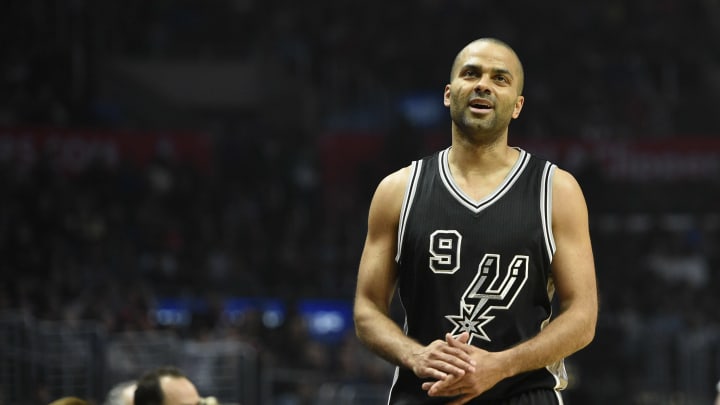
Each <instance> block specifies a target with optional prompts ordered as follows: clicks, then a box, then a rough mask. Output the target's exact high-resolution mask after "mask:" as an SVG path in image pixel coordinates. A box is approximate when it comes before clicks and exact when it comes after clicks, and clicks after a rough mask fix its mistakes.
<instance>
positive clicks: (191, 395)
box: [160, 376, 200, 405]
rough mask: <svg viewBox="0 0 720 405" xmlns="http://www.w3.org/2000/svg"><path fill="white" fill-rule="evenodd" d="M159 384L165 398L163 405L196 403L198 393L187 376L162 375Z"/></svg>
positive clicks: (198, 396) (198, 401)
mask: <svg viewBox="0 0 720 405" xmlns="http://www.w3.org/2000/svg"><path fill="white" fill-rule="evenodd" d="M160 386H161V387H162V390H163V396H164V397H165V400H164V401H163V405H198V404H199V403H200V395H199V394H198V392H197V389H196V388H195V385H193V383H192V382H190V380H188V379H187V378H175V377H169V376H166V377H162V378H161V379H160Z"/></svg>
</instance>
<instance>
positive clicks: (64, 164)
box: [0, 0, 720, 405]
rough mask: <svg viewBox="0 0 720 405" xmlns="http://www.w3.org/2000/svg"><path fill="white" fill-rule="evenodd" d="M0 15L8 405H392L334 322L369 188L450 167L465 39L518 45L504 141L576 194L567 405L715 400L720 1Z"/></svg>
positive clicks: (183, 0) (167, 7)
mask: <svg viewBox="0 0 720 405" xmlns="http://www.w3.org/2000/svg"><path fill="white" fill-rule="evenodd" d="M307 3H308V4H301V2H297V1H291V0H274V1H261V0H218V1H213V2H207V1H200V0H178V1H151V2H149V1H142V0H105V1H98V2H96V1H90V0H73V1H65V2H59V1H50V0H9V1H5V2H3V9H2V11H1V12H0V38H2V40H1V42H0V44H2V46H1V47H0V49H1V51H0V52H1V53H0V60H2V63H1V64H0V68H1V70H0V72H1V73H2V74H1V75H0V94H1V95H2V96H1V97H0V403H1V404H8V405H25V404H29V405H35V404H47V403H48V402H49V401H50V400H52V399H55V398H59V397H61V396H66V395H75V396H80V397H84V398H86V399H89V400H91V401H93V403H96V404H100V403H101V402H102V400H103V398H104V397H105V394H106V392H107V391H108V390H109V389H110V387H111V386H112V385H114V384H116V383H118V382H121V381H124V380H128V379H132V378H135V377H137V376H138V375H139V374H140V373H141V372H142V371H144V370H146V369H148V368H150V367H153V366H155V365H160V364H175V365H178V366H180V367H181V368H182V369H183V370H184V371H185V372H186V373H187V374H188V375H190V376H191V378H192V379H193V381H195V382H196V385H197V386H198V388H199V389H200V392H201V394H203V395H214V396H216V397H217V398H219V399H220V400H221V401H222V402H223V403H225V404H243V405H248V404H281V405H295V404H378V403H383V398H384V395H385V393H386V391H387V388H388V386H389V382H390V379H391V373H392V368H391V367H390V366H389V365H388V364H386V363H384V362H383V361H381V360H379V359H378V358H376V357H375V356H373V355H371V354H370V353H369V352H367V351H366V350H365V349H364V348H363V347H362V346H361V345H360V344H359V343H358V342H357V340H356V338H355V336H354V333H353V326H352V320H351V300H352V296H353V292H354V279H355V272H356V269H357V264H358V260H359V254H360V250H361V247H362V242H363V238H364V232H365V221H366V214H367V208H368V204H369V201H370V197H371V193H372V192H373V190H374V187H375V185H376V184H377V182H378V181H379V179H380V178H381V177H382V176H383V175H385V174H386V173H388V172H389V171H391V170H395V169H397V168H399V167H401V166H403V165H406V164H407V163H408V162H409V161H410V160H411V159H413V158H417V157H420V156H422V155H424V154H426V153H428V152H429V151H432V150H434V149H435V148H437V147H441V146H443V145H447V144H448V143H449V124H448V114H447V111H446V110H445V109H444V107H442V104H441V97H442V90H443V86H444V85H445V82H446V80H447V76H448V71H449V67H450V63H451V61H452V58H453V57H454V55H455V53H456V52H457V50H458V49H460V48H461V47H462V46H463V45H464V44H465V43H467V42H468V41H469V40H471V39H474V38H477V37H481V36H494V37H498V38H501V39H503V40H505V41H507V42H509V43H510V44H512V45H513V46H514V47H515V49H516V50H517V51H518V54H519V55H520V56H521V58H522V59H523V62H524V65H525V70H526V80H527V81H526V90H525V95H526V99H527V102H526V105H525V107H524V109H523V114H522V116H521V118H520V119H519V120H517V121H515V122H514V123H513V124H512V125H511V130H510V140H511V143H512V144H515V145H519V146H523V147H525V148H526V149H528V150H529V151H531V152H532V153H537V154H539V155H542V156H546V157H548V158H550V159H553V160H554V161H556V162H557V163H558V164H559V165H560V166H561V167H563V168H565V169H567V170H569V171H571V172H573V173H574V174H575V175H576V176H577V177H578V179H579V180H580V182H581V184H582V186H583V188H584V191H585V194H586V197H587V199H588V204H589V208H590V221H591V231H592V237H593V242H594V249H595V255H596V264H597V274H598V281H599V288H600V298H601V300H600V302H601V311H600V317H599V325H598V330H597V336H596V339H595V341H594V342H593V343H592V344H591V346H589V347H588V348H587V349H585V350H583V351H582V352H580V353H578V354H577V355H574V356H572V357H571V358H569V359H568V366H569V370H570V373H571V386H570V388H569V390H568V391H567V393H566V396H565V397H566V400H567V401H566V402H567V403H568V404H570V405H588V404H653V405H655V404H692V405H696V404H709V403H710V402H711V401H712V398H713V396H714V389H715V384H716V383H717V381H718V379H720V330H719V326H720V311H718V308H717V307H718V302H719V298H718V289H719V288H720V253H719V252H720V249H718V247H720V209H719V207H720V205H719V202H720V199H719V197H720V180H719V179H720V120H719V119H718V107H717V106H718V105H720V25H718V24H717V23H716V22H717V21H719V20H720V3H719V2H718V1H711V0H659V1H632V2H625V1H620V0H609V1H602V2H589V3H588V2H575V1H570V0H559V1H550V2H531V1H520V2H492V3H490V2H484V1H478V0H422V1H418V2H406V1H398V2H386V1H380V0H368V1H364V2H351V1H346V0H335V1H328V0H318V1H313V2H307Z"/></svg>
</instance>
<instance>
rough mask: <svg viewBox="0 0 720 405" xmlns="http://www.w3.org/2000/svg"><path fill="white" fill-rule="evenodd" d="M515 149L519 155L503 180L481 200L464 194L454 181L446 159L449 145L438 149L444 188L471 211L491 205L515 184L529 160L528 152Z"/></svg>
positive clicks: (439, 166)
mask: <svg viewBox="0 0 720 405" xmlns="http://www.w3.org/2000/svg"><path fill="white" fill-rule="evenodd" d="M515 149H516V150H517V151H518V152H520V155H519V156H518V158H517V160H516V161H515V164H514V165H513V167H512V168H511V169H510V171H509V172H508V174H507V175H506V176H505V178H504V179H503V181H502V182H501V183H500V184H499V185H498V187H497V188H495V190H493V191H492V192H491V193H490V194H488V195H487V196H486V197H485V198H483V199H482V200H479V201H477V200H474V199H473V198H471V197H470V196H468V195H467V194H465V192H464V191H462V189H461V188H460V187H459V186H458V185H457V183H456V182H455V179H454V178H453V176H452V173H451V172H450V163H449V160H448V156H449V152H450V147H448V148H447V149H444V150H442V151H440V158H439V160H440V164H438V170H439V172H440V178H441V179H442V182H443V184H444V185H445V188H446V189H447V190H448V192H449V193H450V195H451V196H452V197H453V198H455V200H457V201H458V202H459V203H460V204H462V205H463V206H465V207H466V208H467V209H469V210H470V211H472V212H473V213H475V214H477V213H479V212H480V211H482V210H484V209H485V208H487V207H489V206H491V205H492V204H493V203H494V202H495V201H497V200H499V199H500V198H502V196H503V195H505V193H507V191H508V190H509V189H510V188H511V187H512V186H513V184H515V182H516V181H517V179H518V178H519V177H520V174H522V172H523V170H524V169H525V167H526V166H527V164H528V161H529V160H530V154H529V153H528V152H526V151H524V150H523V149H521V148H517V147H515Z"/></svg>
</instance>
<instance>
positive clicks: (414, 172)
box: [395, 160, 423, 263]
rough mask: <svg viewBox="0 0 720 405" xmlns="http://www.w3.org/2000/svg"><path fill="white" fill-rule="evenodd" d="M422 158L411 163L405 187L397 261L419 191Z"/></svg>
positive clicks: (399, 226) (399, 227) (396, 260)
mask: <svg viewBox="0 0 720 405" xmlns="http://www.w3.org/2000/svg"><path fill="white" fill-rule="evenodd" d="M422 163H423V162H422V160H415V161H413V162H412V164H411V165H410V179H409V180H408V185H407V187H406V188H405V196H404V197H403V203H402V208H401V209H400V222H399V225H398V236H397V254H396V255H395V262H396V263H399V262H400V257H401V254H402V247H403V239H404V236H405V225H407V219H408V215H409V213H410V209H411V208H412V204H413V200H414V199H415V191H417V185H418V179H419V178H420V171H421V170H422Z"/></svg>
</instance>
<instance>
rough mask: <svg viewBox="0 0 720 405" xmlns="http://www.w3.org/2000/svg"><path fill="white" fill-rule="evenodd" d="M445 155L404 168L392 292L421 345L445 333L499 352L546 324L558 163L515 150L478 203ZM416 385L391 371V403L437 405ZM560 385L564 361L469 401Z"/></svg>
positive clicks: (406, 373) (409, 375)
mask: <svg viewBox="0 0 720 405" xmlns="http://www.w3.org/2000/svg"><path fill="white" fill-rule="evenodd" d="M449 151H450V148H448V149H445V150H442V151H439V152H437V153H435V154H434V155H432V156H429V157H425V158H423V159H422V160H418V161H414V162H413V163H412V164H411V176H410V180H409V182H408V186H407V190H406V192H405V197H404V201H403V205H402V210H401V213H400V223H399V226H398V252H397V257H396V261H397V264H398V271H399V273H398V275H399V280H398V294H399V297H400V299H401V302H402V305H403V308H404V310H405V325H404V330H405V333H406V334H407V335H408V336H410V337H412V338H414V339H416V340H417V341H419V342H420V343H421V344H423V345H427V344H429V343H430V342H432V341H433V340H436V339H441V340H443V339H444V337H445V333H447V332H450V333H452V334H453V335H458V334H460V333H462V332H468V333H469V334H470V342H469V343H470V344H473V345H475V346H477V347H480V348H482V349H485V350H488V351H500V350H504V349H507V348H509V347H511V346H514V345H516V344H517V343H519V342H522V341H524V340H527V339H529V338H531V337H533V336H535V335H536V334H537V333H538V332H539V331H540V330H541V329H542V328H543V327H544V325H545V324H547V322H549V320H550V317H551V303H552V298H553V293H554V288H553V282H552V274H551V271H550V263H551V261H552V257H553V254H554V252H555V244H554V240H553V235H552V227H551V224H552V222H551V212H552V210H551V207H552V200H551V199H552V193H551V191H552V187H551V184H552V176H553V173H554V170H555V167H556V166H555V165H553V164H551V163H550V162H547V161H545V160H542V159H539V158H537V157H535V156H531V155H530V154H529V153H527V152H525V151H524V150H522V149H518V151H519V152H520V156H519V158H518V160H517V162H516V163H515V165H514V166H513V167H512V169H511V170H510V172H509V173H508V175H507V176H506V177H505V179H504V181H503V182H502V184H500V186H499V187H497V189H496V190H494V191H493V192H492V193H490V194H489V195H488V196H487V197H485V198H484V199H482V200H481V201H474V200H473V199H472V198H470V197H468V196H467V195H466V194H465V193H464V192H463V191H462V190H461V189H460V188H459V187H458V186H457V184H456V183H455V181H454V180H453V177H452V175H451V173H450V169H449V164H448V152H449ZM421 384H422V381H421V380H420V379H418V378H417V377H416V376H415V375H414V374H413V372H412V370H408V369H405V368H397V369H396V371H395V377H394V381H393V386H392V388H391V391H390V401H389V403H390V404H435V403H444V402H446V401H447V398H440V399H439V398H431V397H429V396H428V395H427V392H426V391H423V390H422V388H421ZM566 385H567V376H566V373H565V368H564V365H563V362H559V363H558V364H553V365H549V366H548V367H546V368H543V369H541V370H535V371H531V372H527V373H523V374H520V375H517V376H514V377H511V378H508V379H506V380H503V381H501V382H500V383H499V384H497V385H496V386H495V387H493V388H492V389H490V390H489V391H487V392H485V393H484V394H482V395H481V396H480V397H478V398H476V399H475V400H474V402H471V404H473V403H476V402H478V403H479V402H480V401H482V400H493V399H502V398H506V397H509V396H512V395H514V394H517V393H520V392H523V391H527V390H532V389H537V388H548V389H554V390H561V389H563V388H565V386H566Z"/></svg>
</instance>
